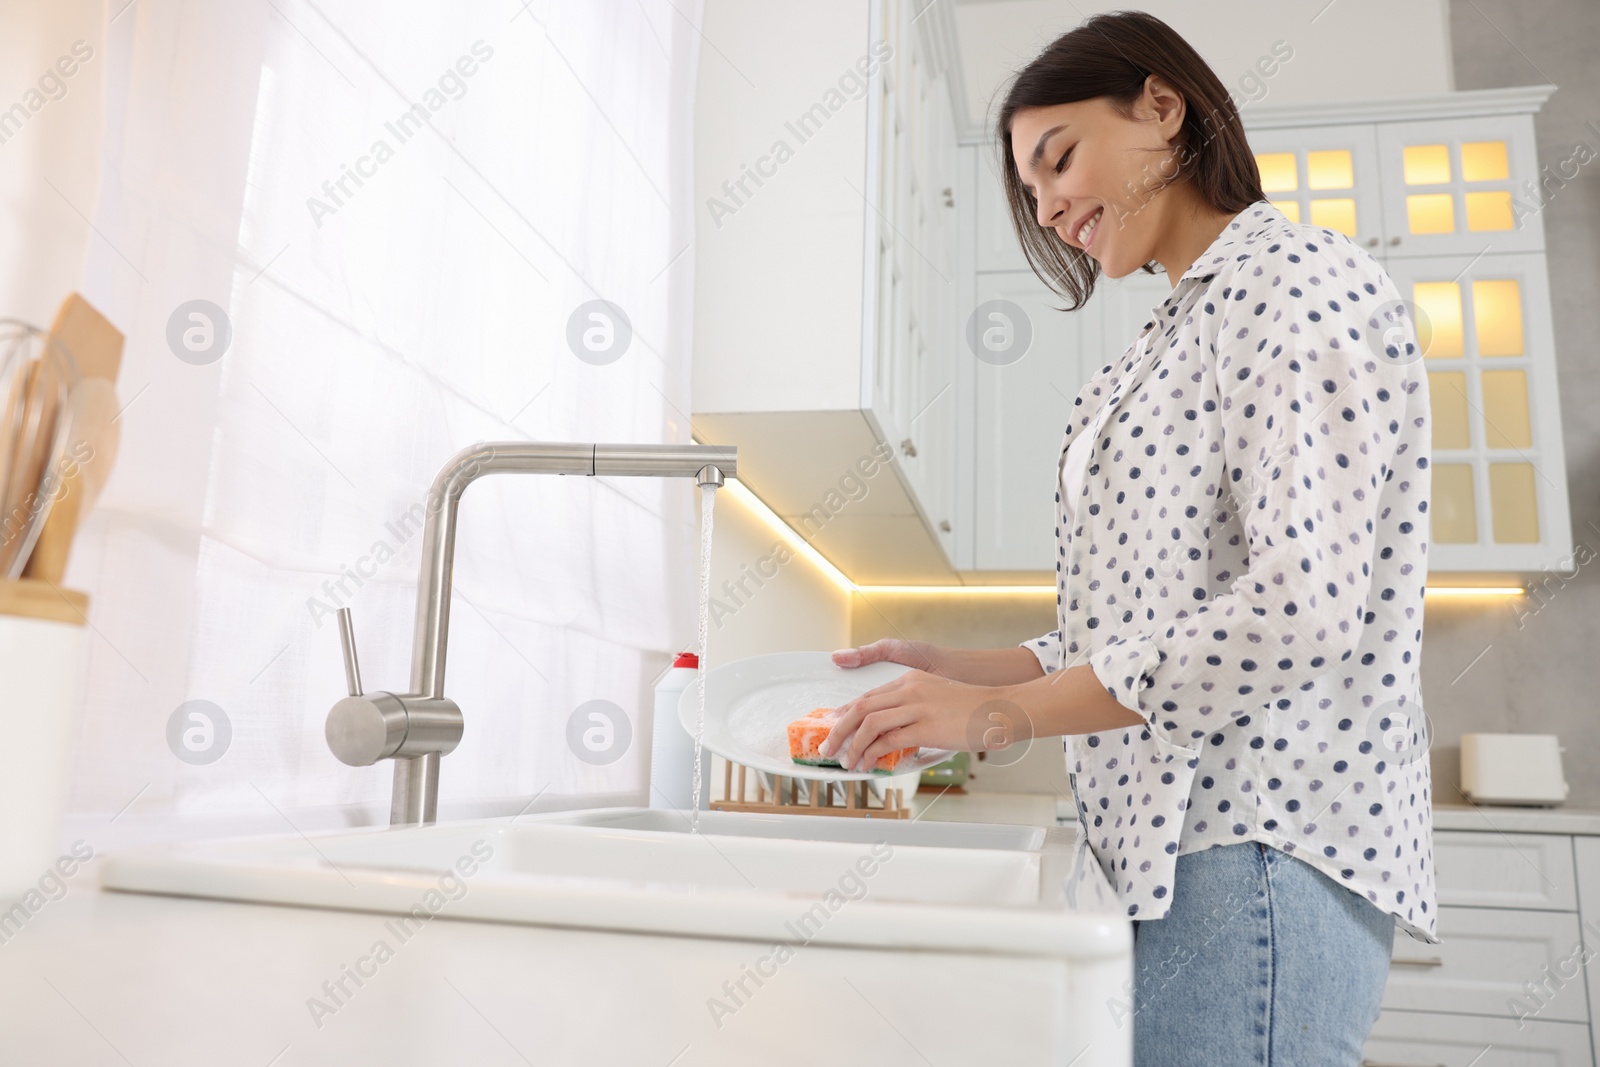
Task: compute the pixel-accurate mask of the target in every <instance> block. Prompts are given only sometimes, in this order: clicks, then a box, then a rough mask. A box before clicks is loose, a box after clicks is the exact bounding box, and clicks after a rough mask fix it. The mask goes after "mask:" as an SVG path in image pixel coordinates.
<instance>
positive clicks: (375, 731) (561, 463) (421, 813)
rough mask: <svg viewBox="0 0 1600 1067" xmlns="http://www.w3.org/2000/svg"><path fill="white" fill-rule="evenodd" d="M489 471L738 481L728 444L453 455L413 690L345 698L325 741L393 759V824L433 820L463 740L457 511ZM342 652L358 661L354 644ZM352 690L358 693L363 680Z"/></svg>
mask: <svg viewBox="0 0 1600 1067" xmlns="http://www.w3.org/2000/svg"><path fill="white" fill-rule="evenodd" d="M489 474H583V475H597V474H603V475H621V476H634V477H658V478H693V479H694V480H695V482H696V484H698V485H700V486H711V487H714V488H715V487H721V486H722V485H723V484H724V480H725V479H726V478H731V477H737V476H738V465H737V449H736V448H734V447H733V446H725V445H651V444H642V445H618V444H573V443H552V442H528V441H497V442H490V443H485V444H479V445H474V446H472V447H471V448H466V449H463V450H462V451H460V452H458V453H456V455H455V456H453V457H451V459H450V460H449V462H447V463H446V464H445V465H444V467H443V468H442V469H441V470H440V471H439V473H438V475H437V476H436V477H435V478H434V480H433V487H432V489H431V490H430V492H429V498H428V505H429V506H428V508H427V518H426V520H425V523H424V526H423V534H422V565H421V573H420V575H419V577H418V581H417V611H416V629H415V633H414V637H413V643H412V655H411V692H410V693H408V694H406V695H404V696H395V695H394V694H387V693H375V694H367V695H366V696H363V697H361V698H359V699H357V698H355V697H352V698H349V699H346V700H341V701H340V702H339V703H338V704H335V705H334V709H333V711H332V712H330V713H329V716H328V724H327V735H328V739H329V744H330V746H331V747H332V748H333V750H334V753H335V755H337V756H338V757H339V758H340V759H341V760H343V761H344V762H346V763H351V764H352V765H354V766H363V765H367V764H371V763H374V762H376V761H377V760H378V759H393V760H395V775H394V792H393V797H392V804H391V807H390V811H389V821H390V823H391V825H397V826H398V825H411V824H416V823H431V822H433V821H435V819H436V817H437V807H438V795H439V761H440V757H441V756H444V755H447V754H449V753H450V752H452V751H453V750H454V749H455V747H456V745H457V744H458V743H459V742H460V739H461V731H462V720H461V716H460V711H459V709H458V708H456V706H455V704H454V703H453V702H452V701H450V700H448V699H447V698H446V697H445V695H444V665H445V655H446V653H447V651H448V647H449V634H450V582H451V572H452V568H453V566H454V562H455V538H456V515H457V509H458V507H459V505H460V502H461V494H462V493H464V492H465V491H466V488H467V486H469V485H471V484H472V483H473V482H475V481H477V480H478V479H479V478H481V477H483V476H485V475H489ZM352 640H353V639H352ZM346 655H347V659H348V660H349V661H351V662H353V658H354V651H353V644H352V645H350V646H349V647H348V648H347V653H346ZM352 677H353V676H352ZM351 684H352V690H354V688H355V687H356V685H357V683H356V682H354V681H352V683H351ZM368 720H371V721H368ZM396 738H399V740H398V743H396ZM367 757H370V758H367Z"/></svg>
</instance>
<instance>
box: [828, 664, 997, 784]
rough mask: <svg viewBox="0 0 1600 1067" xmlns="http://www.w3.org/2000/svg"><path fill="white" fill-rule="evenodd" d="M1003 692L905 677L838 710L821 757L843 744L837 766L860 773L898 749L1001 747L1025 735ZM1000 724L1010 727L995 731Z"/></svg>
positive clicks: (931, 677) (913, 674)
mask: <svg viewBox="0 0 1600 1067" xmlns="http://www.w3.org/2000/svg"><path fill="white" fill-rule="evenodd" d="M1008 689H1009V687H1006V686H983V685H968V684H966V683H965V682H954V681H951V680H950V679H948V678H941V677H939V676H938V675H935V674H929V673H928V672H926V671H918V670H911V671H907V672H906V673H904V674H902V675H901V676H900V677H898V678H896V679H894V680H893V681H891V682H885V683H884V684H883V685H880V686H878V687H877V688H876V689H871V690H868V691H867V692H865V693H863V694H861V695H860V696H859V697H856V698H855V699H854V700H852V701H850V702H849V703H847V704H844V705H841V708H842V714H841V715H840V717H839V721H838V722H836V723H835V724H834V727H833V729H832V730H830V731H829V732H828V737H827V739H826V740H825V741H823V743H822V746H821V750H822V754H823V755H824V756H828V755H832V754H833V752H834V751H835V750H836V749H839V747H840V745H841V743H846V742H847V743H846V744H845V745H844V749H843V750H842V751H840V752H839V755H838V759H839V763H840V765H841V766H843V767H844V768H845V769H846V770H862V769H866V768H869V767H871V766H872V765H873V764H874V763H876V762H877V760H878V757H880V756H882V755H884V754H885V753H888V752H893V751H894V750H896V749H901V748H912V747H916V746H927V747H929V748H944V749H953V750H955V751H958V752H961V751H971V750H974V749H985V748H1000V747H1003V746H1005V745H1008V744H1010V743H1011V742H1013V741H1016V740H1019V735H1020V734H1022V733H1023V732H1025V728H1024V727H1022V726H1021V725H1020V724H1019V723H1018V720H1023V721H1025V720H1026V716H1025V715H1023V714H1022V712H1021V709H1020V708H1018V707H1017V706H1016V705H1015V704H1014V703H1012V702H1011V701H1010V700H1009V699H1008V698H1007V693H1008ZM1005 720H1009V721H1010V725H1009V726H1004V725H1001V726H999V728H998V729H997V724H998V723H1000V722H1003V721H1005ZM852 735H854V736H852Z"/></svg>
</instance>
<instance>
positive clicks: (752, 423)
mask: <svg viewBox="0 0 1600 1067" xmlns="http://www.w3.org/2000/svg"><path fill="white" fill-rule="evenodd" d="M945 7H947V5H938V6H935V7H934V8H932V9H927V8H926V7H925V5H922V4H919V3H913V2H912V0H872V2H871V3H867V4H863V3H860V2H859V0H816V2H813V3H808V4H802V5H788V6H782V5H779V6H773V5H766V4H751V3H748V2H747V0H706V3H705V5H704V9H703V10H704V16H703V22H702V26H701V32H702V33H703V35H704V37H705V39H706V40H707V41H711V42H714V43H715V46H714V47H707V48H704V49H702V51H701V55H700V67H699V72H698V83H697V89H696V94H695V193H696V202H697V203H699V204H701V205H704V210H702V211H700V212H699V213H698V215H697V220H696V227H695V256H696V284H695V297H694V299H695V316H694V365H693V395H694V410H693V423H694V428H695V430H696V433H697V434H698V435H699V436H700V437H701V438H702V439H703V440H707V441H714V442H716V443H720V444H732V445H737V446H738V447H739V472H740V480H741V481H743V482H744V483H746V484H747V485H748V486H749V488H750V489H751V490H752V491H754V492H755V493H756V494H757V495H758V496H760V497H761V498H762V499H763V500H764V501H766V503H767V504H768V505H769V506H771V507H772V508H773V510H774V511H776V512H777V513H778V514H779V515H781V516H782V517H783V518H784V519H786V520H787V521H788V522H789V524H790V525H791V526H793V527H794V528H795V529H796V530H797V531H799V532H800V533H801V534H802V535H803V536H805V537H806V538H807V539H808V540H809V541H810V542H811V543H812V544H813V545H814V546H815V547H816V548H817V550H818V551H820V552H821V553H822V554H823V555H824V556H826V557H827V558H828V559H829V560H831V561H832V562H833V563H834V564H835V565H836V566H837V567H838V568H839V569H840V570H841V571H843V572H844V574H845V575H847V576H848V577H849V578H851V579H853V580H854V581H856V582H858V583H862V584H894V583H901V582H909V583H925V582H941V581H953V580H955V577H956V576H955V572H954V570H953V569H952V563H951V560H952V552H953V545H954V540H955V518H956V514H955V510H954V509H955V464H956V458H957V457H956V454H955V423H956V414H957V412H956V395H955V390H954V388H953V381H952V378H953V364H954V361H955V359H956V346H957V344H958V343H959V341H960V336H961V333H960V331H961V325H960V322H959V321H958V320H957V318H956V316H957V313H958V311H959V307H958V304H959V302H958V301H957V300H956V299H955V286H956V265H957V263H956V229H955V220H956V201H955V191H954V185H955V172H956V162H955V157H956V143H955V121H954V119H953V118H952V108H953V105H952V97H951V92H952V89H951V86H950V74H949V65H948V56H949V55H951V54H953V50H952V49H951V48H950V47H949V35H951V34H953V32H954V31H953V23H952V21H951V20H952V16H951V15H950V13H949V12H948V11H947V10H945ZM757 63H759V65H755V64H757ZM864 471H870V472H871V473H870V474H867V473H864Z"/></svg>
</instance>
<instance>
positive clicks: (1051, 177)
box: [1011, 74, 1191, 278]
mask: <svg viewBox="0 0 1600 1067" xmlns="http://www.w3.org/2000/svg"><path fill="white" fill-rule="evenodd" d="M1133 107H1134V117H1133V118H1131V119H1130V118H1124V117H1123V116H1122V115H1121V114H1119V113H1118V112H1117V111H1116V110H1115V109H1113V108H1112V106H1111V105H1110V103H1109V102H1108V100H1107V99H1106V98H1105V97H1096V98H1094V99H1090V100H1081V101H1077V102H1075V103H1070V104H1055V105H1052V106H1050V107H1033V108H1023V109H1020V110H1018V111H1017V112H1016V114H1015V115H1013V116H1012V119H1011V158H1012V162H1013V164H1014V165H1015V166H1016V168H1017V175H1018V177H1019V178H1020V180H1021V182H1022V185H1023V187H1024V188H1025V189H1027V190H1028V192H1029V193H1030V194H1031V195H1032V197H1033V200H1034V206H1035V214H1036V217H1037V219H1038V222H1039V225H1040V226H1044V227H1048V228H1050V229H1053V230H1055V232H1056V235H1057V236H1058V237H1060V238H1061V240H1062V241H1064V242H1065V243H1067V244H1069V245H1072V246H1073V247H1074V248H1080V249H1083V250H1084V251H1085V252H1087V254H1089V255H1091V256H1093V257H1094V258H1095V259H1096V260H1097V261H1098V262H1099V264H1100V269H1101V270H1102V271H1103V272H1104V273H1105V274H1106V275H1107V276H1109V277H1112V278H1121V277H1123V276H1124V275H1127V274H1130V273H1132V272H1133V271H1135V270H1138V269H1139V268H1140V267H1141V266H1143V265H1144V264H1145V263H1148V262H1150V261H1151V260H1152V259H1155V260H1160V261H1161V262H1162V263H1163V264H1164V265H1166V266H1167V267H1168V273H1169V276H1172V277H1176V276H1177V275H1176V274H1173V273H1172V265H1171V264H1170V263H1168V262H1167V260H1166V259H1164V258H1163V255H1162V246H1163V245H1164V244H1166V243H1168V242H1166V241H1164V240H1163V238H1164V237H1165V236H1169V235H1171V234H1172V233H1173V223H1174V222H1176V221H1177V220H1178V217H1179V215H1181V213H1182V210H1183V209H1184V208H1186V207H1187V206H1188V202H1189V201H1190V199H1191V198H1190V197H1186V196H1183V195H1182V194H1181V193H1180V194H1179V195H1177V196H1172V195H1168V194H1171V193H1173V192H1174V191H1175V190H1179V189H1182V188H1183V187H1184V186H1183V184H1182V183H1174V182H1173V180H1172V179H1173V175H1174V174H1175V173H1176V172H1177V169H1178V163H1179V158H1180V157H1179V155H1178V152H1177V150H1176V149H1174V148H1173V147H1172V144H1173V143H1174V141H1175V140H1176V139H1177V137H1178V134H1179V132H1180V130H1181V129H1182V126H1183V115H1184V102H1183V98H1182V97H1181V96H1180V95H1178V94H1177V92H1175V91H1174V90H1173V88H1172V87H1171V86H1170V85H1168V84H1167V83H1166V82H1165V81H1163V80H1162V79H1161V78H1160V77H1158V76H1157V75H1154V74H1152V75H1150V76H1149V77H1148V78H1146V79H1145V86H1144V93H1143V95H1142V96H1141V97H1139V98H1138V99H1137V100H1135V101H1134V104H1133ZM1097 215H1098V220H1097V221H1096V223H1095V227H1094V230H1093V231H1092V232H1091V233H1089V234H1087V235H1084V234H1082V227H1083V225H1084V223H1085V222H1086V221H1088V220H1089V219H1091V218H1094V217H1096V216H1097ZM1085 237H1087V241H1085V239H1084V238H1085ZM1188 266H1189V263H1183V264H1181V265H1180V266H1179V267H1178V274H1181V273H1182V272H1183V271H1184V270H1185V269H1187V268H1188Z"/></svg>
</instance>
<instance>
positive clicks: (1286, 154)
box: [1250, 123, 1386, 256]
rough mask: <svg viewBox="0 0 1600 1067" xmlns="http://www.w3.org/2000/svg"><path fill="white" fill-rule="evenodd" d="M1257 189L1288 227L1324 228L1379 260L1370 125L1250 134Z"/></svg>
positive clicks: (1379, 201) (1378, 204)
mask: <svg viewBox="0 0 1600 1067" xmlns="http://www.w3.org/2000/svg"><path fill="white" fill-rule="evenodd" d="M1250 147H1251V149H1252V150H1254V152H1255V156H1256V167H1257V169H1258V170H1259V171H1260V172H1261V190H1262V192H1264V193H1265V194H1266V196H1267V199H1268V200H1270V201H1271V202H1272V206H1273V207H1275V208H1277V209H1278V210H1279V211H1281V212H1283V213H1284V215H1285V216H1286V217H1287V218H1288V219H1289V220H1290V221H1292V222H1308V223H1310V224H1311V225H1313V226H1326V227H1327V228H1328V229H1330V230H1337V231H1339V232H1340V233H1342V234H1345V235H1346V236H1349V237H1352V238H1354V239H1355V241H1356V243H1357V244H1359V245H1361V246H1362V247H1363V248H1366V249H1368V250H1369V251H1370V252H1371V253H1372V254H1373V255H1375V256H1376V255H1380V254H1381V252H1380V250H1381V249H1382V248H1383V247H1384V244H1385V238H1386V235H1385V233H1384V229H1383V192H1382V189H1381V188H1380V179H1379V175H1378V141H1377V135H1376V131H1375V130H1374V129H1373V127H1372V125H1371V124H1368V123H1355V124H1347V125H1341V126H1333V125H1328V126H1291V127H1284V128H1279V129H1264V130H1254V129H1252V130H1251V131H1250Z"/></svg>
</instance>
